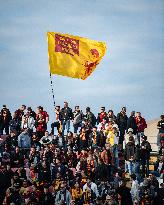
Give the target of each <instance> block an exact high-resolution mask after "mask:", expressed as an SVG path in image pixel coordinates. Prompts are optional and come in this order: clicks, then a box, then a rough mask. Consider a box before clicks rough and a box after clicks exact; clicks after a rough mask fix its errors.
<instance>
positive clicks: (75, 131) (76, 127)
mask: <svg viewBox="0 0 164 205" xmlns="http://www.w3.org/2000/svg"><path fill="white" fill-rule="evenodd" d="M73 127H74V133H77V131H78V128H79V127H81V123H77V124H74V125H73Z"/></svg>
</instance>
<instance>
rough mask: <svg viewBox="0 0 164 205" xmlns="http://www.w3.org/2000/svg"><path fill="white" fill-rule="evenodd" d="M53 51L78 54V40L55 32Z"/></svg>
mask: <svg viewBox="0 0 164 205" xmlns="http://www.w3.org/2000/svg"><path fill="white" fill-rule="evenodd" d="M55 52H61V53H67V54H70V55H72V56H74V55H75V54H76V55H79V40H77V39H73V38H70V37H67V36H62V35H59V34H55Z"/></svg>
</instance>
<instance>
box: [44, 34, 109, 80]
mask: <svg viewBox="0 0 164 205" xmlns="http://www.w3.org/2000/svg"><path fill="white" fill-rule="evenodd" d="M47 37H48V55H49V67H50V72H51V73H52V74H58V75H64V76H69V77H72V78H80V79H83V80H85V79H86V78H87V77H88V76H89V75H90V74H91V73H92V72H93V71H94V69H95V68H96V66H97V65H98V64H99V62H100V60H101V59H102V57H103V56H104V54H105V52H106V44H105V43H103V42H98V41H94V40H90V39H87V38H82V37H78V36H72V35H68V34H61V33H55V32H47Z"/></svg>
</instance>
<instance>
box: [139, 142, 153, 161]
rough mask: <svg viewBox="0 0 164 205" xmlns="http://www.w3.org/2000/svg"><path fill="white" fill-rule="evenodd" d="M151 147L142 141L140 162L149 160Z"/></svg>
mask: <svg viewBox="0 0 164 205" xmlns="http://www.w3.org/2000/svg"><path fill="white" fill-rule="evenodd" d="M150 152H151V145H150V143H149V142H148V141H143V142H142V143H141V147H140V157H141V160H148V159H150Z"/></svg>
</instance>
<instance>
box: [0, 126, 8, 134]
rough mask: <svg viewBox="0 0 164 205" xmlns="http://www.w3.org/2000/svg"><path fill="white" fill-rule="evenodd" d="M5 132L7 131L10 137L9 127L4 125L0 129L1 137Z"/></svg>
mask: <svg viewBox="0 0 164 205" xmlns="http://www.w3.org/2000/svg"><path fill="white" fill-rule="evenodd" d="M4 130H5V133H6V135H9V125H2V126H1V127H0V135H3V131H4Z"/></svg>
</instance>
